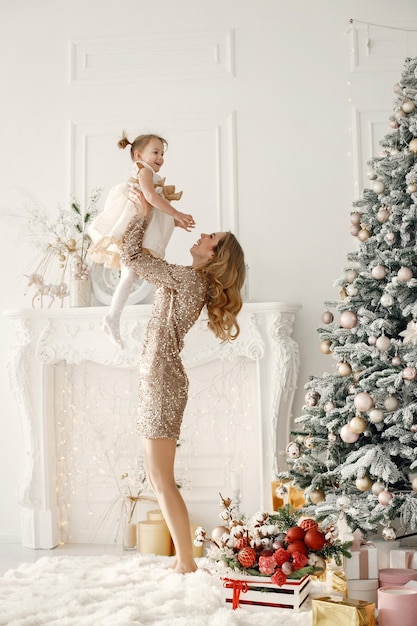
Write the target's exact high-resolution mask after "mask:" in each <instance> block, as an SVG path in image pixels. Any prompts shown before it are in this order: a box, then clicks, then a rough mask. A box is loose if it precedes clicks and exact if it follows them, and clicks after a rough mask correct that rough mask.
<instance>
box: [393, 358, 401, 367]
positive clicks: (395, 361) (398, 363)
mask: <svg viewBox="0 0 417 626" xmlns="http://www.w3.org/2000/svg"><path fill="white" fill-rule="evenodd" d="M391 363H392V364H393V365H395V366H396V367H398V366H399V365H401V359H400V357H399V356H394V357H393V359H392V361H391Z"/></svg>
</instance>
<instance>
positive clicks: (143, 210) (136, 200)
mask: <svg viewBox="0 0 417 626" xmlns="http://www.w3.org/2000/svg"><path fill="white" fill-rule="evenodd" d="M129 200H130V201H131V202H132V204H134V205H135V207H136V210H137V212H138V215H139V217H149V214H150V212H151V209H152V205H151V204H149V202H147V200H146V198H145V196H144V195H143V193H142V192H141V191H140V189H139V188H138V186H137V185H135V184H129Z"/></svg>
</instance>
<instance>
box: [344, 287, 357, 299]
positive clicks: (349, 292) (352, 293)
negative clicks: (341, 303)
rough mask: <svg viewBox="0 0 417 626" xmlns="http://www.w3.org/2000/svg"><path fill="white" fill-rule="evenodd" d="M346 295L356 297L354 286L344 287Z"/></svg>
mask: <svg viewBox="0 0 417 626" xmlns="http://www.w3.org/2000/svg"><path fill="white" fill-rule="evenodd" d="M346 293H347V295H348V296H356V295H357V294H358V289H357V288H356V287H355V285H348V286H347V287H346Z"/></svg>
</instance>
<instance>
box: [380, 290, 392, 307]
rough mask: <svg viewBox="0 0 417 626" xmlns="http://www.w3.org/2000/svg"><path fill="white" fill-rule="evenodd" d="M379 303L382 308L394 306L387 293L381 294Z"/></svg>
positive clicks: (390, 296)
mask: <svg viewBox="0 0 417 626" xmlns="http://www.w3.org/2000/svg"><path fill="white" fill-rule="evenodd" d="M380 303H381V304H382V306H385V307H389V306H392V305H393V304H394V298H393V297H392V295H391V294H389V293H383V294H382V296H381V300H380Z"/></svg>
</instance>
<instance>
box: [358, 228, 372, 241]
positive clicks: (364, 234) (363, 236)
mask: <svg viewBox="0 0 417 626" xmlns="http://www.w3.org/2000/svg"><path fill="white" fill-rule="evenodd" d="M370 236H371V233H370V232H369V230H368V229H367V228H361V229H360V231H359V232H358V239H359V241H362V242H363V241H367V240H368V239H369V237H370Z"/></svg>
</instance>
